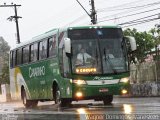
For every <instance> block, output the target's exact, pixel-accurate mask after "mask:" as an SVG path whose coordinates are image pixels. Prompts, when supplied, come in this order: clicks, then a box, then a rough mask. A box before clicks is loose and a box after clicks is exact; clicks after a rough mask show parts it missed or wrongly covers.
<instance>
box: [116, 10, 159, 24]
mask: <svg viewBox="0 0 160 120" xmlns="http://www.w3.org/2000/svg"><path fill="white" fill-rule="evenodd" d="M159 14H160V13H157V14H154V15H149V16H146V17H142V18H138V19H135V20H131V21H128V22H124V23H120V24H118V25H125V24H132V23H134V22H138V21H139V20H144V19H146V18H150V17H153V16H158V15H159Z"/></svg>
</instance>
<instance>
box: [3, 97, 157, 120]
mask: <svg viewBox="0 0 160 120" xmlns="http://www.w3.org/2000/svg"><path fill="white" fill-rule="evenodd" d="M108 119H111V120H119V119H122V120H123V119H127V120H137V119H139V120H147V119H148V120H160V97H143V98H119V97H115V98H114V100H113V102H112V104H111V105H106V106H104V105H103V102H97V101H96V102H95V101H92V100H87V101H79V102H72V105H71V106H70V107H65V108H59V107H57V106H56V105H55V104H54V102H39V104H38V107H36V108H33V109H26V108H24V106H23V105H22V103H21V101H15V102H7V103H0V120H108Z"/></svg>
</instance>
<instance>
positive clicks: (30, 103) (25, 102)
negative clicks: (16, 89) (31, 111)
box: [22, 89, 38, 108]
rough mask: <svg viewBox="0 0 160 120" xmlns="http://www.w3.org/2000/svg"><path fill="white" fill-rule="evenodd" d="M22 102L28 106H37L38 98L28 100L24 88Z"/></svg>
mask: <svg viewBox="0 0 160 120" xmlns="http://www.w3.org/2000/svg"><path fill="white" fill-rule="evenodd" d="M22 102H23V105H24V106H25V107H26V108H31V107H36V106H37V104H38V100H27V97H26V92H25V90H24V89H23V90H22Z"/></svg>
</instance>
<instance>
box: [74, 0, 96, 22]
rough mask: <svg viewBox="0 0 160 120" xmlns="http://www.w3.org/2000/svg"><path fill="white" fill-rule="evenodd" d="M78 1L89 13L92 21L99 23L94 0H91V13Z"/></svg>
mask: <svg viewBox="0 0 160 120" xmlns="http://www.w3.org/2000/svg"><path fill="white" fill-rule="evenodd" d="M76 1H77V2H78V3H79V5H80V6H81V7H82V8H83V10H84V11H85V12H86V13H87V15H88V16H89V17H90V18H91V23H92V24H97V13H96V10H95V6H94V0H91V1H90V3H91V13H90V14H89V13H88V12H87V10H86V9H85V8H84V7H83V5H82V4H81V3H80V2H79V1H78V0H76Z"/></svg>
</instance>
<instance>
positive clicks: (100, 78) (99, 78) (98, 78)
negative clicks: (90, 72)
mask: <svg viewBox="0 0 160 120" xmlns="http://www.w3.org/2000/svg"><path fill="white" fill-rule="evenodd" d="M111 79H113V77H98V76H96V77H95V78H94V79H93V80H111Z"/></svg>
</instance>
